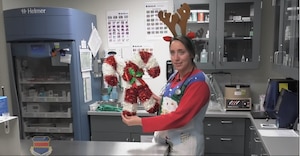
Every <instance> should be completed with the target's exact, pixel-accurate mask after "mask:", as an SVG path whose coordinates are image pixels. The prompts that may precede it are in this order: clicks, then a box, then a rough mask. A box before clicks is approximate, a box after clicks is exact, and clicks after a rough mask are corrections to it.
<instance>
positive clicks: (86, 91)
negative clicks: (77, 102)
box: [82, 72, 92, 103]
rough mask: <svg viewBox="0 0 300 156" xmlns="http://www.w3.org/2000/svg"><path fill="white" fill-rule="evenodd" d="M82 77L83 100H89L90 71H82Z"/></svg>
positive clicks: (90, 96) (90, 97)
mask: <svg viewBox="0 0 300 156" xmlns="http://www.w3.org/2000/svg"><path fill="white" fill-rule="evenodd" d="M82 79H83V81H82V82H83V95H84V102H85V103H86V102H89V101H91V100H92V82H91V73H90V72H82Z"/></svg>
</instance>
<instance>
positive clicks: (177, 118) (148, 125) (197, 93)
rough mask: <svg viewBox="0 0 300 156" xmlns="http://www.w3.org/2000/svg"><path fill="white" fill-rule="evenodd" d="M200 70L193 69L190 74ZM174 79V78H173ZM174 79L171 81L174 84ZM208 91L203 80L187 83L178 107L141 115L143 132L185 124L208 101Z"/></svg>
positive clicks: (178, 126)
mask: <svg viewBox="0 0 300 156" xmlns="http://www.w3.org/2000/svg"><path fill="white" fill-rule="evenodd" d="M198 72H201V71H200V70H195V71H194V72H193V74H192V75H194V74H196V73H198ZM175 79H176V78H175ZM175 79H174V80H173V81H172V82H171V83H172V84H171V85H172V86H173V85H174V83H176V82H175ZM209 98H210V91H209V87H208V85H207V83H206V82H205V81H196V82H193V83H192V84H190V85H188V87H187V88H186V89H185V91H184V94H183V96H182V98H181V100H180V102H179V104H178V108H177V109H176V110H175V111H174V112H171V113H169V114H165V115H159V116H153V117H143V118H142V127H143V132H154V131H162V130H167V129H174V128H180V127H183V126H185V125H186V124H187V123H189V121H191V120H192V118H193V117H194V116H195V115H196V114H197V113H198V112H199V111H200V110H201V108H202V107H203V106H204V105H205V104H206V103H207V102H208V101H209Z"/></svg>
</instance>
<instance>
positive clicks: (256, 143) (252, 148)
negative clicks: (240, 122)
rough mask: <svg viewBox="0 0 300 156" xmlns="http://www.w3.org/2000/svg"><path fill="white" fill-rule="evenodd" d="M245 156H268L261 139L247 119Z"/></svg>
mask: <svg viewBox="0 0 300 156" xmlns="http://www.w3.org/2000/svg"><path fill="white" fill-rule="evenodd" d="M245 156H268V154H267V151H266V150H265V148H264V146H263V143H262V141H261V138H260V136H259V135H258V132H257V130H256V128H255V126H254V125H253V124H252V123H251V121H250V119H246V129H245Z"/></svg>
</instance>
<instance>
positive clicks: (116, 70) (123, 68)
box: [102, 51, 160, 116]
mask: <svg viewBox="0 0 300 156" xmlns="http://www.w3.org/2000/svg"><path fill="white" fill-rule="evenodd" d="M102 69H103V78H104V81H105V82H106V83H107V84H108V85H110V86H117V85H118V75H120V77H121V79H122V80H123V82H125V83H123V82H122V87H123V89H124V92H123V93H124V99H123V102H122V105H123V114H127V115H130V116H133V115H136V112H137V106H138V105H137V101H138V100H139V101H140V103H141V104H142V105H143V106H144V108H145V110H146V111H147V112H149V113H155V112H157V111H158V108H159V104H158V103H157V102H156V100H155V99H154V98H153V94H152V91H151V90H150V88H149V86H148V85H147V83H146V82H145V81H144V80H143V79H142V76H143V75H144V69H146V71H147V73H148V74H149V76H150V77H152V78H155V77H157V76H159V74H160V68H159V65H158V63H157V61H156V59H155V58H154V56H153V55H152V53H150V52H146V51H140V52H139V53H137V54H134V56H133V58H132V59H131V60H128V61H124V60H123V59H122V58H120V57H118V56H117V55H111V56H109V57H107V58H106V59H105V60H104V63H103V66H102Z"/></svg>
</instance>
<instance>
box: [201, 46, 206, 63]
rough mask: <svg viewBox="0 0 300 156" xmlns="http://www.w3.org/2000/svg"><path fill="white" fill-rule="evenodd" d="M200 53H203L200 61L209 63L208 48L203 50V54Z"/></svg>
mask: <svg viewBox="0 0 300 156" xmlns="http://www.w3.org/2000/svg"><path fill="white" fill-rule="evenodd" d="M200 55H201V56H200V62H201V63H207V61H208V58H207V55H208V53H207V51H206V49H203V50H202V51H201V54H200Z"/></svg>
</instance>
